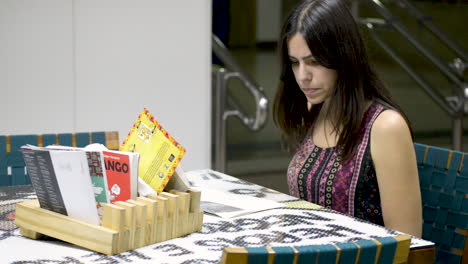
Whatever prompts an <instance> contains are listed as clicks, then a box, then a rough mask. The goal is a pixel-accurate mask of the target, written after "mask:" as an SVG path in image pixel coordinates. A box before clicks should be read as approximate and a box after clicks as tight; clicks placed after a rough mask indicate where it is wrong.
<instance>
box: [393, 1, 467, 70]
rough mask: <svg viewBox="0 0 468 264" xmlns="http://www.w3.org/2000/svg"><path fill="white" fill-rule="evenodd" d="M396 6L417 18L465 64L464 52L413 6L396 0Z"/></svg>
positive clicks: (407, 2) (465, 55)
mask: <svg viewBox="0 0 468 264" xmlns="http://www.w3.org/2000/svg"><path fill="white" fill-rule="evenodd" d="M398 4H399V5H400V6H401V7H402V8H404V9H405V10H407V11H408V12H410V13H411V14H412V15H413V16H415V17H416V18H417V20H418V21H419V22H420V23H421V25H423V26H425V27H426V28H427V29H428V30H429V31H431V32H432V34H433V35H434V36H436V37H437V38H438V39H439V40H440V41H442V43H444V44H445V45H446V46H447V47H448V48H450V49H452V50H453V51H454V52H455V53H456V54H457V56H459V57H460V59H462V60H463V61H465V62H468V56H467V54H466V52H464V50H463V49H462V48H461V47H460V46H458V44H457V43H455V42H454V41H453V40H452V39H450V38H449V37H448V36H447V35H445V33H444V32H442V31H441V30H440V29H439V28H438V27H436V26H435V25H434V23H432V21H431V20H430V19H428V17H427V16H425V15H424V14H423V13H421V12H420V11H419V10H418V9H417V8H416V7H415V6H414V5H413V4H411V3H410V1H408V0H398Z"/></svg>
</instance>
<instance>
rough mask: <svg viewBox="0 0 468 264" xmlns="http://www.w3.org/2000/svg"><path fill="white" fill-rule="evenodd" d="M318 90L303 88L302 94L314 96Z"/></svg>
mask: <svg viewBox="0 0 468 264" xmlns="http://www.w3.org/2000/svg"><path fill="white" fill-rule="evenodd" d="M318 90H319V89H317V88H304V89H302V91H304V94H305V95H306V96H310V95H314V94H315V93H316V92H317V91H318Z"/></svg>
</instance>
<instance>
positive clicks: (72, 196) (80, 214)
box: [50, 150, 99, 225]
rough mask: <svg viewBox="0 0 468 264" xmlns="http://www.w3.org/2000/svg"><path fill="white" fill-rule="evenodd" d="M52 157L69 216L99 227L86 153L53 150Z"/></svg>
mask: <svg viewBox="0 0 468 264" xmlns="http://www.w3.org/2000/svg"><path fill="white" fill-rule="evenodd" d="M50 157H51V159H52V163H53V164H54V170H55V175H56V177H57V182H58V185H59V187H60V192H61V194H62V199H63V202H64V204H65V208H66V209H67V213H68V216H70V217H72V218H75V219H78V220H81V221H84V222H87V223H90V224H93V225H99V215H98V211H97V208H96V200H95V198H94V190H93V184H92V183H91V176H90V175H89V167H88V160H87V158H86V154H85V152H83V151H60V150H51V151H50Z"/></svg>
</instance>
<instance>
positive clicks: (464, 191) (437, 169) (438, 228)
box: [414, 143, 468, 263]
mask: <svg viewBox="0 0 468 264" xmlns="http://www.w3.org/2000/svg"><path fill="white" fill-rule="evenodd" d="M414 146H415V150H416V158H417V164H418V171H419V179H420V185H421V198H422V202H423V220H424V223H423V234H422V238H423V239H426V240H430V241H433V242H434V243H435V244H436V250H437V262H438V263H468V241H467V239H468V156H467V154H465V153H461V152H457V151H451V150H448V149H443V148H438V147H433V146H428V145H423V144H418V143H416V144H414ZM462 261H463V262H462Z"/></svg>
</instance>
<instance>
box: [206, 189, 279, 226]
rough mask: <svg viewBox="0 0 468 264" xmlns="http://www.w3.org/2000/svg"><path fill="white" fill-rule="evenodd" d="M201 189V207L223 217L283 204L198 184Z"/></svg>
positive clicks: (236, 215)
mask: <svg viewBox="0 0 468 264" xmlns="http://www.w3.org/2000/svg"><path fill="white" fill-rule="evenodd" d="M197 189H200V190H201V200H200V208H201V209H202V210H203V211H205V212H206V213H209V214H213V215H217V216H219V217H222V218H233V217H238V216H244V215H247V214H252V213H255V212H260V211H264V210H268V209H273V208H280V207H284V205H283V204H281V203H278V202H275V201H271V200H267V199H262V198H256V197H251V196H246V195H238V194H232V193H227V192H221V191H217V190H214V189H209V188H203V187H199V186H197Z"/></svg>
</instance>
